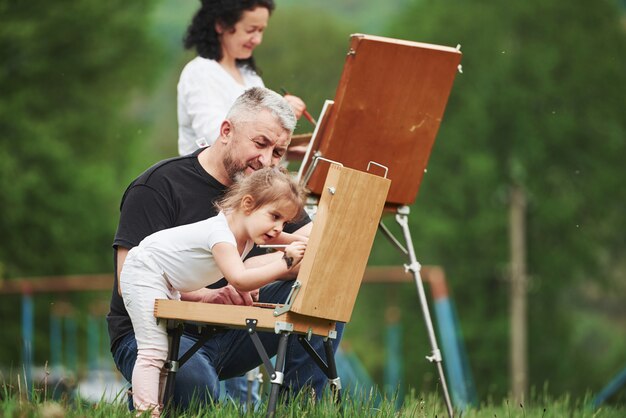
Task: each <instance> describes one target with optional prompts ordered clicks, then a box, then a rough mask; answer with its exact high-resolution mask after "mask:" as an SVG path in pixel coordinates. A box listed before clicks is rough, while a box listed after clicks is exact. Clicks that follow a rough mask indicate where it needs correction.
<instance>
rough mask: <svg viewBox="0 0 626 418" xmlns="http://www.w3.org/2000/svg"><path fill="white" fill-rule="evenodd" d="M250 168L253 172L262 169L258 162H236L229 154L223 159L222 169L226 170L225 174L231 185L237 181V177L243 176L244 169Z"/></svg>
mask: <svg viewBox="0 0 626 418" xmlns="http://www.w3.org/2000/svg"><path fill="white" fill-rule="evenodd" d="M248 167H252V168H253V169H255V170H259V169H261V168H263V164H261V163H260V162H259V161H258V160H254V161H250V162H245V163H242V162H239V161H236V160H235V159H234V158H233V157H232V155H231V153H230V152H228V153H227V154H226V156H225V157H224V169H225V170H226V174H227V175H228V178H229V180H230V181H231V183H234V182H235V180H237V177H238V176H239V175H244V174H245V171H246V168H248Z"/></svg>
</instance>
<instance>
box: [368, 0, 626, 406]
mask: <svg viewBox="0 0 626 418" xmlns="http://www.w3.org/2000/svg"><path fill="white" fill-rule="evenodd" d="M621 17H622V14H621V11H620V9H619V8H618V5H617V3H616V2H614V1H611V0H601V1H598V2H595V3H594V4H593V5H590V4H589V3H588V2H583V1H573V2H567V3H564V2H559V1H556V0H549V1H546V0H543V1H536V0H531V1H527V2H513V3H511V2H508V3H503V2H499V1H494V0H480V1H474V2H470V3H467V2H466V3H459V2H452V1H431V0H421V1H415V2H413V3H412V5H411V6H410V7H408V8H407V9H406V10H403V11H402V14H401V15H399V16H398V18H397V19H396V20H395V21H394V22H393V24H392V25H391V26H390V29H389V34H388V35H390V36H394V37H398V38H403V39H410V40H417V41H421V42H430V43H435V44H442V45H450V46H455V45H457V44H461V45H462V51H463V52H464V57H463V61H462V65H463V70H464V72H463V74H459V76H458V77H457V80H456V82H455V86H454V88H453V91H452V95H451V98H450V100H449V103H448V108H447V111H446V115H445V117H444V121H443V123H442V127H441V130H440V132H439V135H438V140H437V144H436V145H435V148H434V150H433V154H432V156H431V160H430V162H429V169H428V174H427V176H426V177H425V179H424V180H425V181H424V183H423V185H422V189H421V191H420V196H419V197H418V199H417V201H416V203H415V205H414V207H413V212H412V216H411V223H412V225H411V227H412V230H413V233H414V237H415V241H416V242H415V247H416V252H417V254H418V259H420V261H421V262H423V263H425V264H440V265H442V266H444V267H445V269H446V271H447V272H448V277H449V279H450V282H451V284H452V289H453V293H454V297H455V300H456V303H457V307H458V311H459V316H460V318H461V322H462V328H463V332H464V335H465V337H466V342H467V349H468V352H469V356H470V362H471V365H472V368H473V370H474V375H475V376H480V379H479V380H478V381H477V385H478V389H479V391H480V393H481V394H482V395H483V396H484V395H486V394H487V393H489V394H492V395H506V393H507V390H508V388H509V380H508V355H509V354H508V353H509V348H508V341H509V340H508V338H509V336H508V332H509V328H508V299H509V284H508V281H507V277H508V263H509V250H508V223H507V222H508V221H507V216H508V209H507V206H508V201H507V199H508V192H509V188H510V186H511V185H512V184H519V185H521V186H522V187H523V188H524V189H525V190H526V192H527V194H528V196H529V202H530V205H529V208H528V225H527V228H528V230H527V235H528V270H529V274H530V275H531V288H530V291H529V301H528V303H529V328H530V329H529V345H530V347H529V356H530V358H529V365H530V378H531V384H534V385H535V386H539V387H541V386H542V385H543V384H544V383H545V382H549V384H550V386H551V388H552V389H553V390H554V391H556V392H557V393H559V392H565V391H570V392H573V393H575V394H582V393H584V391H585V390H586V389H589V388H596V389H598V388H599V387H601V386H602V385H603V384H604V383H605V382H606V380H607V378H608V377H609V376H610V375H611V374H612V373H613V372H615V370H614V369H613V370H611V369H610V367H611V364H612V367H615V361H616V360H617V361H619V360H618V359H617V357H616V355H617V353H615V352H613V356H612V358H611V360H612V361H613V362H612V363H611V362H609V361H607V360H608V359H606V358H604V359H603V356H604V355H605V354H606V353H608V352H609V350H610V347H606V346H605V347H602V344H601V343H600V341H597V340H593V336H588V338H586V339H585V338H581V337H580V335H578V336H577V337H576V336H575V332H574V330H575V328H576V326H577V325H578V322H577V321H574V320H573V319H574V318H575V317H574V316H573V313H572V308H573V307H572V301H573V300H574V298H573V295H574V294H575V293H576V291H577V289H578V285H579V284H580V283H584V282H590V281H604V283H605V284H606V285H610V283H611V281H610V280H607V279H611V278H613V280H615V279H616V277H618V276H619V277H622V278H623V277H624V270H623V265H621V269H618V267H620V264H619V260H620V259H623V257H624V254H625V252H626V239H625V237H624V233H623V231H624V230H625V229H626V215H625V213H624V209H623V206H624V202H625V201H626V188H624V187H622V186H620V185H621V183H622V182H623V179H624V178H626V166H625V165H624V163H623V161H622V160H623V155H624V149H625V145H626V119H625V118H624V109H625V108H626V99H625V98H626V72H624V68H626V32H625V30H624V25H623V23H622V22H623V21H620V19H621ZM386 257H387V256H386V255H384V254H382V255H380V256H379V258H380V259H381V260H384V259H386ZM575 338H577V340H576V341H577V343H576V344H575ZM622 347H623V345H622ZM590 358H591V359H592V361H590V360H589V359H590ZM621 361H622V362H623V356H622V360H621ZM408 369H409V370H411V367H410V364H409V367H408ZM415 370H417V371H420V370H424V369H423V367H420V368H417V369H415ZM409 373H410V372H409ZM581 376H584V378H581ZM414 380H416V379H414Z"/></svg>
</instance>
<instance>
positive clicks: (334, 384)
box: [324, 338, 341, 403]
mask: <svg viewBox="0 0 626 418" xmlns="http://www.w3.org/2000/svg"><path fill="white" fill-rule="evenodd" d="M324 351H325V352H326V361H327V362H328V373H327V376H328V383H329V384H330V390H331V393H332V394H333V398H334V399H335V402H337V403H340V402H341V380H340V379H339V375H338V374H337V364H336V363H335V352H334V350H333V342H332V340H331V339H330V338H324Z"/></svg>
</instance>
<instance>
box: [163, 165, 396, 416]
mask: <svg viewBox="0 0 626 418" xmlns="http://www.w3.org/2000/svg"><path fill="white" fill-rule="evenodd" d="M390 183H391V182H390V180H389V179H387V178H385V177H381V176H378V175H373V174H370V173H367V172H363V171H357V170H354V169H350V168H346V167H343V166H341V165H338V164H333V165H331V166H330V169H329V170H328V174H327V178H326V182H325V184H324V187H323V190H322V191H321V198H320V200H319V209H318V212H317V216H316V218H315V222H314V224H313V229H312V231H311V235H310V237H309V242H308V245H307V250H306V253H305V256H304V258H303V260H302V264H301V266H300V271H299V273H298V277H297V279H296V280H295V281H294V284H293V286H292V292H291V294H290V295H289V298H288V300H287V301H284V302H285V304H284V305H283V306H277V307H275V308H274V309H267V308H262V307H253V306H235V305H218V304H207V303H199V302H184V301H174V300H164V299H159V300H157V301H156V302H155V308H154V316H155V317H156V318H157V319H159V320H166V321H167V328H168V333H170V335H171V341H170V348H169V356H168V360H167V363H166V368H167V369H168V376H167V382H166V389H165V394H164V401H165V402H167V401H168V400H169V399H170V398H171V395H172V394H173V387H174V386H173V385H174V379H175V375H176V371H177V370H178V368H179V367H181V366H182V365H183V364H184V362H185V361H186V360H187V359H188V358H189V357H190V356H191V355H192V354H193V352H195V351H197V349H198V348H200V346H201V345H202V344H203V343H204V341H206V339H207V338H210V336H211V333H212V332H213V331H217V330H218V328H219V329H224V328H227V329H231V328H242V329H246V330H247V331H248V334H249V335H250V338H252V341H253V342H254V345H255V347H256V349H257V351H258V353H259V356H260V357H261V359H262V361H263V364H264V365H265V368H266V369H267V371H268V373H269V374H270V378H271V391H270V398H269V403H268V416H272V415H273V414H274V411H275V408H276V401H277V399H278V391H279V388H280V386H281V385H282V383H283V376H284V367H285V352H286V348H287V338H288V336H289V335H290V334H292V333H295V334H299V335H300V338H299V341H300V342H301V343H302V344H303V346H304V348H305V349H306V350H307V351H308V352H309V354H310V355H311V356H312V357H313V359H314V360H315V362H316V363H317V364H318V365H319V366H320V367H321V369H322V370H323V371H324V372H325V374H326V375H327V376H328V378H329V381H330V384H331V388H332V389H333V390H334V392H335V393H336V394H337V397H338V398H339V391H340V389H341V384H340V381H339V378H338V376H337V370H336V367H335V361H334V356H333V347H332V339H334V338H335V336H336V331H335V324H336V321H341V322H348V321H349V320H350V316H351V314H352V309H353V307H354V302H355V300H356V295H357V293H358V290H359V286H360V283H361V279H362V277H363V273H364V271H365V267H366V264H367V259H368V257H369V254H370V251H371V248H372V243H373V241H374V236H375V234H376V229H377V226H378V222H379V220H380V217H381V214H382V211H383V208H384V205H385V200H386V197H387V193H388V191H389V187H390ZM183 322H194V323H197V324H199V325H200V326H202V327H204V331H203V332H202V333H201V335H202V337H201V338H200V340H199V342H198V344H196V345H194V347H192V349H190V350H189V352H187V353H185V354H183V356H179V343H180V337H181V335H182V323H183ZM257 332H271V333H277V334H280V340H279V344H278V352H277V354H276V366H275V367H274V366H273V365H272V364H271V362H270V359H269V357H270V356H269V355H268V353H267V352H266V350H265V348H264V347H263V345H262V344H261V341H260V339H259V337H258V335H257ZM311 335H318V336H322V337H324V338H325V340H324V345H325V351H326V353H325V354H326V362H324V360H323V359H322V358H321V357H320V356H319V355H318V354H317V353H315V351H314V350H313V349H312V347H311V346H310V345H309V344H308V339H307V338H310V336H311Z"/></svg>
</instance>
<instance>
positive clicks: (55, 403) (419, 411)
mask: <svg viewBox="0 0 626 418" xmlns="http://www.w3.org/2000/svg"><path fill="white" fill-rule="evenodd" d="M47 396H48V393H47V392H46V391H45V390H43V389H35V390H34V391H33V392H32V393H30V396H27V395H26V394H25V393H24V391H22V390H21V388H20V385H19V382H18V384H17V385H13V384H7V383H3V384H2V388H1V389H0V417H7V418H9V417H11V418H13V417H20V418H22V417H37V418H39V417H41V418H57V417H58V418H61V417H70V418H72V417H81V418H82V417H94V418H95V417H103V418H104V417H107V418H108V417H113V418H115V417H134V414H133V413H131V412H129V411H128V409H127V407H126V403H125V402H124V398H125V394H124V393H120V395H119V401H118V402H113V403H106V402H99V403H96V404H92V403H86V402H83V401H81V400H77V399H70V398H69V397H67V396H63V397H61V399H57V400H51V399H48V398H47ZM534 398H535V399H532V400H531V401H529V402H528V403H526V404H525V405H521V404H513V403H511V402H509V400H507V399H505V400H503V401H501V402H494V401H488V402H486V403H484V404H483V405H481V406H480V407H478V408H469V409H467V410H465V411H457V412H456V416H457V417H466V418H472V417H503V418H513V417H523V418H526V417H528V418H534V417H537V418H553V417H555V418H556V417H559V418H560V417H571V418H587V417H588V418H596V417H597V418H612V417H615V418H618V417H619V418H622V417H624V416H626V405H618V406H607V407H602V408H600V409H597V410H593V409H592V408H591V407H590V398H589V397H587V398H584V399H572V398H570V397H569V396H562V397H559V398H556V399H552V398H550V397H549V396H548V395H547V394H545V393H544V394H542V395H534ZM395 404H396V402H395V399H383V400H382V401H377V400H376V398H375V397H374V396H364V397H362V398H359V399H351V398H349V397H348V398H346V399H344V400H343V402H342V403H341V405H340V406H338V405H337V404H336V403H334V402H333V401H332V400H331V399H326V398H325V399H323V400H321V401H318V402H314V401H313V400H312V398H310V397H308V396H298V397H297V398H296V399H295V400H294V401H292V402H290V403H289V404H280V405H279V407H278V409H277V411H276V416H277V417H293V418H296V417H297V418H300V417H336V416H342V417H346V418H348V417H355V418H356V417H359V418H360V417H416V418H417V417H442V418H443V417H447V413H446V410H445V405H444V404H443V401H442V400H441V398H440V396H438V395H434V394H429V395H421V394H415V393H411V394H409V395H407V397H406V399H405V401H404V404H403V405H402V407H400V408H399V409H397V410H396V407H395ZM265 408H266V405H263V406H261V407H260V408H259V410H258V411H256V412H249V413H247V414H246V413H245V412H244V411H243V410H242V409H240V408H239V407H238V406H237V405H235V404H234V403H229V402H224V403H219V404H215V405H211V406H205V407H202V408H200V407H197V408H195V409H194V410H193V412H192V411H186V412H181V411H175V412H174V413H170V414H168V416H177V417H198V418H200V417H207V418H208V417H233V418H234V417H240V416H246V417H262V416H265V413H266V410H265ZM144 415H145V416H146V417H147V416H148V414H144Z"/></svg>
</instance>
